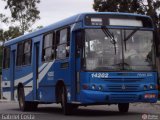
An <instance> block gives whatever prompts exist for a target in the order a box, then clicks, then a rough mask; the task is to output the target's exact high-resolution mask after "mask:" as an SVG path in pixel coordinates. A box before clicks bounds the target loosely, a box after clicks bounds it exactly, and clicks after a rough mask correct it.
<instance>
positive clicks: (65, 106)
mask: <svg viewBox="0 0 160 120" xmlns="http://www.w3.org/2000/svg"><path fill="white" fill-rule="evenodd" d="M61 106H62V111H63V114H64V115H71V114H72V112H73V109H74V105H72V104H69V103H67V91H66V88H65V87H64V86H63V87H62V89H61Z"/></svg>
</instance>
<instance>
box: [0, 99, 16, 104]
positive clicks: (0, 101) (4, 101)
mask: <svg viewBox="0 0 160 120" xmlns="http://www.w3.org/2000/svg"><path fill="white" fill-rule="evenodd" d="M0 103H17V102H16V101H10V100H4V99H0Z"/></svg>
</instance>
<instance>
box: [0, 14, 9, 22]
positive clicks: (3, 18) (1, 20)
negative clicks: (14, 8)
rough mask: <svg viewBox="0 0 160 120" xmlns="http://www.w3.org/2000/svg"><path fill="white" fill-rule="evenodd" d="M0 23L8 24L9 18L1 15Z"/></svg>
mask: <svg viewBox="0 0 160 120" xmlns="http://www.w3.org/2000/svg"><path fill="white" fill-rule="evenodd" d="M0 22H1V23H8V17H6V16H5V15H4V14H2V13H0Z"/></svg>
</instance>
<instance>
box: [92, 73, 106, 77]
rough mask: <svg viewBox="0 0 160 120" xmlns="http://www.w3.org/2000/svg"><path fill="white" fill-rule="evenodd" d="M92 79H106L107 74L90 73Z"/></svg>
mask: <svg viewBox="0 0 160 120" xmlns="http://www.w3.org/2000/svg"><path fill="white" fill-rule="evenodd" d="M91 76H92V78H108V73H92V74H91Z"/></svg>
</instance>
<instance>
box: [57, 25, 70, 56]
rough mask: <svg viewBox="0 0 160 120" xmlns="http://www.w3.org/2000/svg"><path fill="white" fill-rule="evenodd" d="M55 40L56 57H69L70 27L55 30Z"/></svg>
mask: <svg viewBox="0 0 160 120" xmlns="http://www.w3.org/2000/svg"><path fill="white" fill-rule="evenodd" d="M56 39H57V40H56V41H57V49H56V52H57V54H56V57H57V59H65V58H66V57H69V51H70V45H69V44H70V42H69V40H70V29H69V28H66V29H62V30H60V31H58V32H57V34H56Z"/></svg>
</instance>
